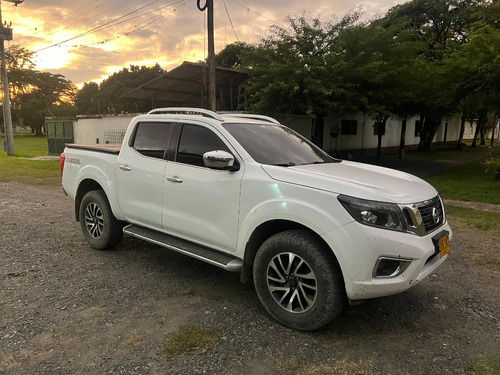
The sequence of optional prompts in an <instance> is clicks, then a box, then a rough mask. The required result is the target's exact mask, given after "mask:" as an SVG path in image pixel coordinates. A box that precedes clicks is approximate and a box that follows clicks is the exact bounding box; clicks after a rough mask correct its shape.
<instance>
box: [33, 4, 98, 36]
mask: <svg viewBox="0 0 500 375" xmlns="http://www.w3.org/2000/svg"><path fill="white" fill-rule="evenodd" d="M98 1H99V0H94V1H93V2H92V3H89V4H85V5H83V6H81V7H80V8H78V9H74V10H72V11H70V12H68V13H66V14H63V15H62V16H59V17H56V18H53V19H51V20H50V21H47V22H44V23H41V24H40V25H37V26H35V27H34V29H35V30H38V28H39V27H41V26H46V25H48V24H51V23H52V22H55V21H59V20H60V19H62V18H64V17H66V16H68V15H70V14H73V13H75V12H78V11H79V10H82V9H83V8H86V7H88V6H89V5H91V4H93V3H96V2H98ZM94 9H95V8H94Z"/></svg>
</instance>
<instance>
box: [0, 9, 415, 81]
mask: <svg viewBox="0 0 500 375" xmlns="http://www.w3.org/2000/svg"><path fill="white" fill-rule="evenodd" d="M9 1H10V2H9ZM12 1H13V0H4V1H1V7H2V22H7V24H10V22H12V26H11V27H12V29H13V33H14V39H13V41H10V42H7V43H6V48H8V47H9V45H12V44H17V45H20V46H21V47H24V48H27V49H29V50H31V51H34V52H36V55H35V59H34V60H35V63H36V69H37V70H42V71H48V72H51V73H55V74H62V75H63V76H65V77H66V78H67V79H69V80H70V81H72V82H73V83H75V84H77V85H79V86H80V85H81V84H83V82H90V81H96V82H100V81H102V80H103V79H104V78H106V77H107V76H109V75H110V74H113V73H114V72H116V71H119V70H121V69H122V68H124V67H129V65H131V64H133V65H139V66H142V65H145V66H152V65H154V64H155V63H158V64H160V66H161V67H162V68H163V69H166V70H170V69H173V68H175V67H176V66H178V65H180V64H181V63H182V62H183V61H191V62H196V61H201V60H204V59H205V58H206V46H207V42H206V11H205V12H201V11H199V10H198V8H197V0H181V1H176V0H82V1H75V0H25V1H24V2H23V3H21V4H20V5H18V6H14V4H13V3H12ZM405 1H407V0H308V1H303V0H253V1H249V0H214V9H215V16H214V19H215V21H214V24H215V52H216V53H217V52H218V51H220V50H222V49H223V48H224V47H225V46H226V45H227V44H230V43H234V42H237V41H240V42H247V43H256V42H258V41H259V38H262V37H265V36H266V35H267V32H268V31H269V27H271V26H272V25H279V26H285V25H286V23H285V19H286V18H287V17H288V16H292V17H293V16H299V15H301V14H302V12H307V13H309V14H311V15H312V16H314V17H318V18H320V19H321V20H322V21H329V20H332V19H335V18H337V19H338V18H341V17H342V16H344V15H345V14H346V13H347V12H348V11H349V10H351V9H353V8H355V7H358V6H361V7H362V9H363V11H364V13H365V15H364V17H365V18H366V19H370V18H372V17H375V16H377V15H380V14H384V13H385V12H387V10H389V9H390V8H391V7H392V6H394V5H397V4H400V3H404V2H405ZM200 2H201V6H203V5H204V3H205V0H200Z"/></svg>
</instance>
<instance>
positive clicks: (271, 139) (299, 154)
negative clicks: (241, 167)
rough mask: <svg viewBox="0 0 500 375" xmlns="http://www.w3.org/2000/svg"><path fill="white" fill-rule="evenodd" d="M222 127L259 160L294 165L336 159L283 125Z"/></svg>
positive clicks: (248, 124) (234, 125)
mask: <svg viewBox="0 0 500 375" xmlns="http://www.w3.org/2000/svg"><path fill="white" fill-rule="evenodd" d="M223 126H224V128H226V130H227V131H228V132H229V133H231V135H232V136H233V137H234V138H236V140H237V141H238V142H239V143H240V144H241V145H242V146H243V147H244V148H245V150H246V151H247V152H248V153H249V154H250V156H251V157H252V158H253V159H254V160H255V161H256V162H258V163H262V164H272V165H282V166H294V165H304V164H317V163H332V162H338V160H336V159H334V158H332V157H331V156H329V155H328V154H326V153H325V152H324V151H322V150H321V149H319V148H318V147H316V146H315V145H313V144H312V143H311V142H309V141H308V140H307V139H305V138H303V137H302V136H300V135H299V134H297V133H296V132H294V131H293V130H291V129H289V128H287V127H285V126H281V125H274V124H255V123H246V124H245V123H243V124H240V123H226V124H223Z"/></svg>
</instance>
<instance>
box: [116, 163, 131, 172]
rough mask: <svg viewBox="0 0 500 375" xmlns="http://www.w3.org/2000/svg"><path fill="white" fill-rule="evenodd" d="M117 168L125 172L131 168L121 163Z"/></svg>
mask: <svg viewBox="0 0 500 375" xmlns="http://www.w3.org/2000/svg"><path fill="white" fill-rule="evenodd" d="M118 168H120V169H121V170H122V171H125V172H130V171H131V170H132V168H130V167H129V166H128V165H127V164H121V165H120V166H119V167H118Z"/></svg>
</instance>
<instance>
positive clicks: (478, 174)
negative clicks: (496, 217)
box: [427, 161, 500, 204]
mask: <svg viewBox="0 0 500 375" xmlns="http://www.w3.org/2000/svg"><path fill="white" fill-rule="evenodd" d="M427 181H428V182H429V183H430V184H431V185H433V186H434V187H435V188H436V189H437V190H438V191H439V193H440V194H441V196H442V197H443V198H446V199H455V200H461V201H468V202H483V203H492V204H500V181H495V180H494V179H493V176H492V175H490V174H486V173H485V172H484V167H483V166H482V165H481V164H480V161H473V162H469V163H467V164H463V165H459V166H457V167H454V168H451V169H449V170H447V171H445V172H444V173H442V174H439V175H435V176H431V177H428V178H427Z"/></svg>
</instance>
